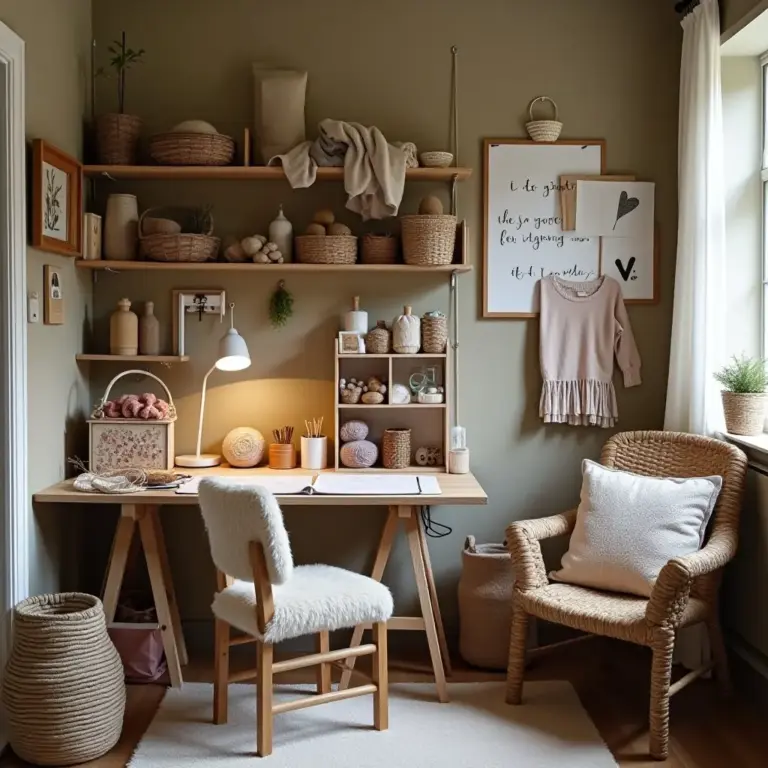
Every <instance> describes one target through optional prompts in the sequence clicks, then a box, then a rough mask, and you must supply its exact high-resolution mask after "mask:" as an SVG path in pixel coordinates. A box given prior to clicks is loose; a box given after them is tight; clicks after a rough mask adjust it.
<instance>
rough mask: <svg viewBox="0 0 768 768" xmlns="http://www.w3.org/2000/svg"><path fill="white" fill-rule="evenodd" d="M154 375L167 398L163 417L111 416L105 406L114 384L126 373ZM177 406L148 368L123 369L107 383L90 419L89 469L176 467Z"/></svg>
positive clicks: (160, 380)
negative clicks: (165, 414)
mask: <svg viewBox="0 0 768 768" xmlns="http://www.w3.org/2000/svg"><path fill="white" fill-rule="evenodd" d="M130 375H139V376H145V377H148V378H150V379H154V380H155V381H156V382H158V383H159V384H160V386H161V387H162V388H163V390H164V392H165V394H166V396H167V398H168V415H167V416H166V417H165V418H162V419H149V418H147V419H144V418H124V417H119V418H111V417H107V415H106V413H105V407H106V405H107V402H108V401H109V396H110V393H111V391H112V388H113V387H114V386H115V384H117V382H118V381H120V379H122V378H124V377H125V376H130ZM175 422H176V406H175V405H174V403H173V397H172V396H171V392H170V390H169V389H168V387H167V386H166V384H165V382H164V381H163V380H162V379H161V378H159V377H158V376H155V374H153V373H150V372H149V371H143V370H141V369H138V368H135V369H131V370H128V371H123V372H122V373H119V374H118V375H117V376H115V377H114V378H113V379H112V381H110V382H109V384H107V388H106V390H105V391H104V395H103V396H102V398H101V400H99V402H98V403H97V405H96V407H95V408H94V410H93V413H92V414H91V418H90V419H88V435H89V451H88V453H89V465H88V466H89V469H90V470H91V472H104V471H106V470H114V469H144V470H149V469H166V470H170V469H173V460H174V427H175Z"/></svg>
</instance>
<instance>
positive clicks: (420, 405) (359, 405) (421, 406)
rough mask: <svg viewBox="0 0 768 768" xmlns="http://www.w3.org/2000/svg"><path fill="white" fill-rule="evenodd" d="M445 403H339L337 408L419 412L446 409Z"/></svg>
mask: <svg viewBox="0 0 768 768" xmlns="http://www.w3.org/2000/svg"><path fill="white" fill-rule="evenodd" d="M447 407H448V406H447V405H446V404H445V403H404V404H403V405H397V404H395V403H393V404H392V405H390V404H389V403H382V404H381V405H367V404H366V403H355V404H354V405H350V404H349V403H339V408H342V409H344V408H359V409H360V410H372V409H374V408H387V409H389V410H395V409H402V408H417V409H419V410H426V409H428V408H447Z"/></svg>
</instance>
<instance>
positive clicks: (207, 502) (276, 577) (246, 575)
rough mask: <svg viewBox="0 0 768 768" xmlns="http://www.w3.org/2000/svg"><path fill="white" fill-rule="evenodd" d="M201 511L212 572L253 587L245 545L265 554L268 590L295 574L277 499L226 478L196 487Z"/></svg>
mask: <svg viewBox="0 0 768 768" xmlns="http://www.w3.org/2000/svg"><path fill="white" fill-rule="evenodd" d="M199 501H200V509H201V510H202V513H203V520H204V521H205V527H206V528H207V529H208V542H209V544H210V547H211V557H212V558H213V562H214V563H215V564H216V567H217V568H218V569H219V570H220V571H222V572H224V573H226V574H227V575H229V576H234V577H235V578H236V579H241V580H242V581H253V569H252V567H251V559H250V554H249V545H250V543H251V542H252V541H256V542H258V543H260V544H261V545H262V547H263V548H264V559H265V561H266V565H267V573H268V574H269V580H270V583H272V584H284V583H285V582H286V581H288V579H290V578H291V574H292V573H293V556H292V555H291V544H290V541H289V540H288V533H287V531H286V530H285V524H284V523H283V513H282V512H281V510H280V506H279V505H278V503H277V500H276V499H275V497H274V496H273V495H272V494H271V493H270V492H269V491H267V490H266V489H265V488H260V487H259V486H257V485H243V484H242V483H239V482H235V481H232V480H227V479H225V478H213V477H206V478H203V479H202V480H201V481H200V490H199Z"/></svg>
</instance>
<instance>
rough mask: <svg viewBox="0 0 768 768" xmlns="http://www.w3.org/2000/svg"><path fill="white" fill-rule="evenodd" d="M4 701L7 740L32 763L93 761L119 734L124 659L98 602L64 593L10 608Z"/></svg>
mask: <svg viewBox="0 0 768 768" xmlns="http://www.w3.org/2000/svg"><path fill="white" fill-rule="evenodd" d="M13 628H14V633H13V634H14V638H13V649H12V651H11V658H10V660H9V661H8V665H7V667H6V668H5V676H4V678H3V689H2V703H3V707H4V709H5V712H6V715H7V724H8V732H9V736H10V742H11V746H12V747H13V749H14V751H15V752H16V754H17V755H18V756H19V757H21V758H22V759H23V760H26V761H28V762H30V763H34V764H35V765H72V764H73V763H85V762H88V761H89V760H95V759H96V758H97V757H101V755H103V754H105V753H106V752H108V751H109V750H110V749H112V747H113V746H114V745H115V744H116V743H117V740H118V739H119V738H120V731H121V730H122V727H123V714H124V712H125V682H124V680H123V664H122V662H121V661H120V656H118V653H117V651H116V650H115V646H114V645H112V641H111V640H110V639H109V636H108V635H107V628H106V624H105V622H104V610H103V608H102V605H101V601H100V600H99V599H98V598H96V597H93V596H92V595H84V594H79V593H77V592H69V593H65V594H59V595H42V596H40V597H30V598H28V599H27V600H23V601H22V602H21V603H19V604H18V605H17V606H16V608H15V609H14V620H13Z"/></svg>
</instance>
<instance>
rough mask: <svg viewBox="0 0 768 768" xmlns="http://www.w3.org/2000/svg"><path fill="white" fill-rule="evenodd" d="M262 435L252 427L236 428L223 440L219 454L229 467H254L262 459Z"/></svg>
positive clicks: (263, 444) (263, 443)
mask: <svg viewBox="0 0 768 768" xmlns="http://www.w3.org/2000/svg"><path fill="white" fill-rule="evenodd" d="M264 446H265V442H264V435H262V434H261V432H259V430H258V429H253V428H252V427H237V428H236V429H233V430H232V431H231V432H230V433H229V434H228V435H227V436H226V437H225V438H224V442H223V443H222V445H221V453H222V455H223V456H224V458H225V459H226V460H227V462H228V463H229V465H230V466H232V467H239V468H242V469H244V468H247V467H255V466H257V465H258V463H259V462H260V461H261V460H262V458H263V457H264Z"/></svg>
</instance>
